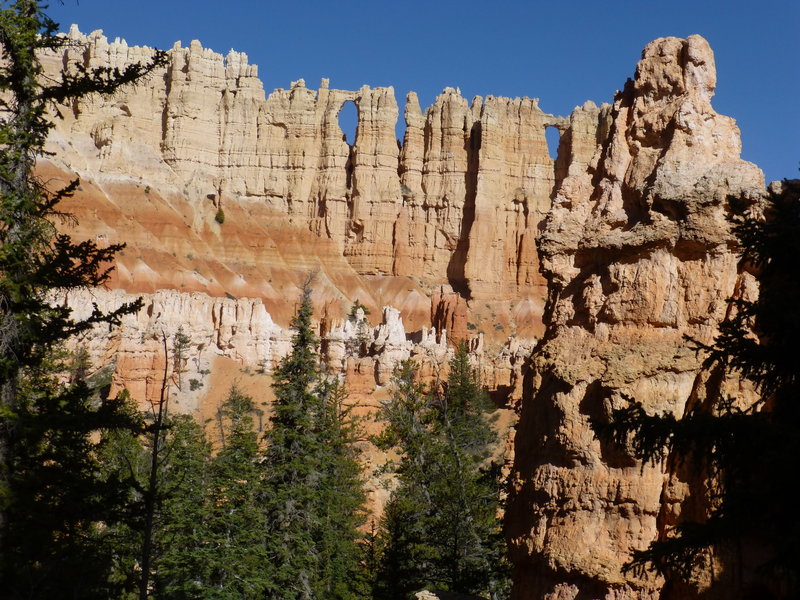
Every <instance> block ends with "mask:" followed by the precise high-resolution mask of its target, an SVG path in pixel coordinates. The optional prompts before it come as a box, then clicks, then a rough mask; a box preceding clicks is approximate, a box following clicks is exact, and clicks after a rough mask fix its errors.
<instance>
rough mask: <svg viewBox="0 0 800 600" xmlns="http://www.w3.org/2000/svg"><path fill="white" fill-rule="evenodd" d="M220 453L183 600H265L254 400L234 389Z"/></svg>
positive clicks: (225, 410)
mask: <svg viewBox="0 0 800 600" xmlns="http://www.w3.org/2000/svg"><path fill="white" fill-rule="evenodd" d="M220 410H221V413H222V415H221V416H222V419H221V424H222V429H221V431H220V434H221V435H220V439H221V440H223V439H224V442H223V443H222V444H221V448H220V450H219V452H218V453H217V454H216V456H214V458H213V459H212V461H211V469H210V481H209V484H210V485H209V487H208V497H207V505H208V507H207V509H206V511H205V515H204V520H205V522H204V524H203V528H202V532H203V536H204V538H205V539H204V540H203V542H202V545H203V548H202V550H201V552H200V556H202V561H198V560H197V559H195V562H196V563H200V564H198V567H199V568H200V569H201V571H200V572H199V573H195V574H194V575H192V574H190V573H187V575H188V576H189V577H193V579H194V580H196V581H197V582H198V585H197V588H198V589H196V590H194V592H193V593H191V594H188V595H187V596H186V597H187V598H208V599H212V598H213V599H219V600H222V599H230V600H234V599H237V600H238V599H243V600H244V599H253V600H255V599H257V598H263V597H264V595H265V590H266V589H267V587H268V582H269V580H270V577H271V575H272V565H271V564H270V562H269V560H268V557H267V555H266V543H265V524H264V511H263V508H262V506H261V496H260V491H261V476H262V469H261V466H260V464H259V461H260V451H259V447H258V434H257V432H256V431H255V428H254V424H253V413H254V410H255V406H254V404H253V400H252V399H251V398H250V397H249V396H246V395H244V394H242V393H241V392H240V391H239V390H238V389H237V388H236V387H233V388H232V389H231V391H230V393H229V394H228V397H227V399H226V400H225V402H224V403H223V405H222V407H221V409H220Z"/></svg>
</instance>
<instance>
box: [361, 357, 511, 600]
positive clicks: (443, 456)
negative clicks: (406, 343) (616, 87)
mask: <svg viewBox="0 0 800 600" xmlns="http://www.w3.org/2000/svg"><path fill="white" fill-rule="evenodd" d="M489 409H490V407H489V404H488V399H487V398H486V395H485V393H484V392H483V390H482V389H481V388H480V385H479V383H478V381H477V377H476V375H475V372H474V370H473V369H472V367H471V366H470V364H469V356H468V353H467V349H466V346H465V345H463V344H462V345H460V346H459V348H458V351H457V352H456V354H455V356H454V358H453V360H452V361H451V363H450V373H449V376H448V379H447V384H446V387H445V389H444V391H440V390H434V391H433V392H430V393H426V392H425V390H424V389H423V388H422V387H421V386H420V385H419V384H418V383H417V382H416V368H415V367H414V365H413V363H411V362H410V361H406V362H405V363H402V364H401V365H400V366H399V367H398V369H397V371H396V374H395V391H394V393H393V396H392V399H391V401H390V402H389V403H388V404H387V405H386V406H385V407H384V413H383V418H384V420H385V421H386V422H387V426H386V429H385V431H384V432H383V434H382V435H381V436H380V437H379V439H378V443H379V445H380V446H382V447H383V448H386V449H388V448H392V447H394V448H397V449H398V450H399V452H400V453H401V459H400V463H399V465H398V466H397V468H396V473H397V477H398V486H397V488H396V489H395V490H394V491H393V493H392V496H391V498H390V501H389V503H388V505H387V507H386V512H385V515H384V517H383V521H382V534H381V535H382V537H383V546H384V555H383V559H382V568H381V573H380V575H379V577H378V581H377V585H376V594H375V595H376V597H380V598H383V597H386V598H398V599H400V598H405V597H406V596H407V595H408V593H409V592H411V591H413V590H415V589H419V588H422V587H428V588H433V589H439V590H444V591H452V592H459V593H467V594H488V595H491V596H492V597H499V596H502V595H504V594H505V593H506V592H507V587H508V579H509V573H508V562H507V561H506V559H505V557H504V554H505V550H504V543H503V537H502V531H501V524H500V520H499V510H500V505H499V496H500V483H499V482H500V480H499V472H498V468H497V465H492V464H491V463H490V462H489V459H490V452H491V449H492V448H493V447H495V446H496V445H497V444H498V443H499V439H498V436H497V434H496V433H495V432H494V431H493V429H492V427H491V421H490V419H488V418H487V413H488V411H489Z"/></svg>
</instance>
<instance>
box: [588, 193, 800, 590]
mask: <svg viewBox="0 0 800 600" xmlns="http://www.w3.org/2000/svg"><path fill="white" fill-rule="evenodd" d="M732 220H733V226H734V233H735V234H736V236H737V238H738V240H739V243H740V248H741V250H740V253H741V259H742V261H741V264H742V265H743V267H744V268H746V269H749V270H750V271H751V272H753V273H754V274H755V275H756V277H757V279H758V281H759V286H760V291H759V296H758V298H757V299H755V300H744V299H734V300H731V301H730V302H731V304H732V308H733V310H732V316H731V317H730V318H729V319H727V320H726V321H725V322H724V323H722V325H721V327H720V333H719V335H718V336H717V338H716V339H715V341H714V343H713V344H711V345H705V346H704V345H702V344H697V343H695V342H690V343H695V345H696V346H697V347H698V349H700V350H703V351H705V352H706V353H707V358H706V360H705V362H704V367H705V368H706V369H707V370H708V372H709V376H708V381H709V385H708V388H709V389H711V390H712V391H713V390H716V391H715V392H712V397H711V402H710V403H706V404H705V405H702V406H700V405H698V406H693V407H691V409H690V410H689V411H688V412H687V414H686V415H684V416H683V417H679V418H678V417H673V416H669V415H667V416H659V415H650V414H648V413H647V412H646V411H645V410H644V408H643V407H642V405H641V404H640V403H638V402H636V401H635V400H634V399H630V403H631V404H630V406H629V407H627V408H625V409H622V410H617V411H614V414H613V417H612V420H611V423H610V424H605V425H599V424H598V425H597V429H598V430H599V433H600V435H601V437H605V438H606V439H609V440H612V441H614V442H616V443H617V444H620V445H624V446H627V447H628V448H630V449H631V450H632V452H633V453H634V455H636V456H637V457H639V458H640V459H643V460H646V461H652V462H657V461H660V460H662V459H665V458H667V459H668V460H669V461H670V463H669V464H671V465H673V468H677V467H683V468H686V469H688V471H689V472H690V473H692V474H693V475H694V476H695V477H697V478H699V479H700V480H702V481H703V484H702V486H701V488H700V489H695V490H694V491H693V494H694V495H695V496H696V497H699V498H703V499H704V501H705V506H706V510H705V515H704V516H703V517H702V518H699V519H693V520H684V521H683V522H681V523H679V524H678V525H677V526H675V527H674V528H673V529H672V530H670V531H667V532H666V533H665V535H664V536H663V537H662V538H661V539H658V540H656V541H654V542H653V543H651V544H650V546H649V547H648V548H647V549H645V550H644V551H639V552H634V554H633V558H632V561H631V562H630V563H629V565H628V569H630V570H633V571H635V572H637V573H639V574H641V573H642V572H644V571H646V570H653V571H656V572H657V573H659V574H661V575H663V576H664V577H666V578H667V581H668V587H670V586H672V585H673V584H672V582H673V581H674V582H691V581H692V580H693V578H696V577H697V576H698V575H699V574H700V573H701V572H702V571H703V570H705V571H708V570H709V568H710V565H716V567H714V569H715V572H714V573H713V581H712V590H716V593H717V594H721V595H723V596H726V597H771V598H796V597H798V594H800V585H799V584H800V519H798V517H797V509H796V495H795V494H794V493H793V492H792V491H791V487H790V486H789V485H787V477H791V475H790V474H792V473H797V472H800V402H799V401H798V400H800V363H798V361H797V359H796V352H795V347H796V345H797V340H798V339H800V312H798V310H797V307H798V306H800V260H798V257H800V182H798V181H784V183H783V186H782V190H781V191H773V192H771V193H770V197H769V198H768V203H767V207H766V210H765V212H764V215H763V217H756V216H753V215H748V214H746V213H745V212H744V211H743V209H740V210H739V211H738V212H737V213H736V214H735V216H734V217H733V219H732ZM729 376H735V377H740V378H742V379H746V380H749V381H750V382H751V383H752V385H753V387H754V388H755V391H756V393H757V395H756V397H755V398H754V399H752V400H745V399H744V398H734V397H730V396H727V395H726V394H725V393H723V392H722V391H721V386H720V382H721V381H722V380H723V379H724V378H726V377H729ZM675 585H678V584H677V583H676V584H675ZM665 589H666V588H665ZM676 589H677V588H676ZM748 595H749V596H748Z"/></svg>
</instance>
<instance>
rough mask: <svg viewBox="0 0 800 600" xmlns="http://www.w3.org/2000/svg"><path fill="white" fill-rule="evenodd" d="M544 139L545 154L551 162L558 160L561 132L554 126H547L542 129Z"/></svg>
mask: <svg viewBox="0 0 800 600" xmlns="http://www.w3.org/2000/svg"><path fill="white" fill-rule="evenodd" d="M544 138H545V141H546V142H547V153H548V154H549V155H550V158H552V159H553V161H555V160H557V159H558V146H559V143H560V142H561V132H560V131H559V130H558V127H556V126H555V125H548V126H546V127H545V128H544Z"/></svg>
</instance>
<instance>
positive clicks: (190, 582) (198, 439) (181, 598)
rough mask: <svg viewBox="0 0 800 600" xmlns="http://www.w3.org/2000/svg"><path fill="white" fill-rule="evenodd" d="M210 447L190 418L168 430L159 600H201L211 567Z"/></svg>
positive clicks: (159, 548)
mask: <svg viewBox="0 0 800 600" xmlns="http://www.w3.org/2000/svg"><path fill="white" fill-rule="evenodd" d="M210 461H211V447H210V444H209V443H208V441H207V440H206V436H205V433H204V431H203V428H202V427H201V426H200V425H199V424H198V423H197V422H196V421H195V420H194V419H193V418H192V417H191V416H189V415H175V416H173V417H171V418H170V420H169V423H168V427H167V439H166V443H165V452H164V464H163V465H162V468H161V473H160V478H161V480H162V484H161V486H160V487H161V489H162V493H163V495H164V497H163V500H162V502H161V507H160V514H159V519H158V530H157V536H156V539H157V561H156V568H155V570H154V581H153V590H154V596H155V597H157V598H164V599H165V600H166V599H175V600H190V599H194V598H199V597H200V595H199V593H198V592H199V588H200V585H199V583H198V582H202V581H204V578H205V573H206V572H207V568H208V565H207V563H208V561H207V548H208V533H207V521H208V513H209V495H210V492H209V488H210V487H211V481H210V479H211V477H210V468H209V463H210Z"/></svg>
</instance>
